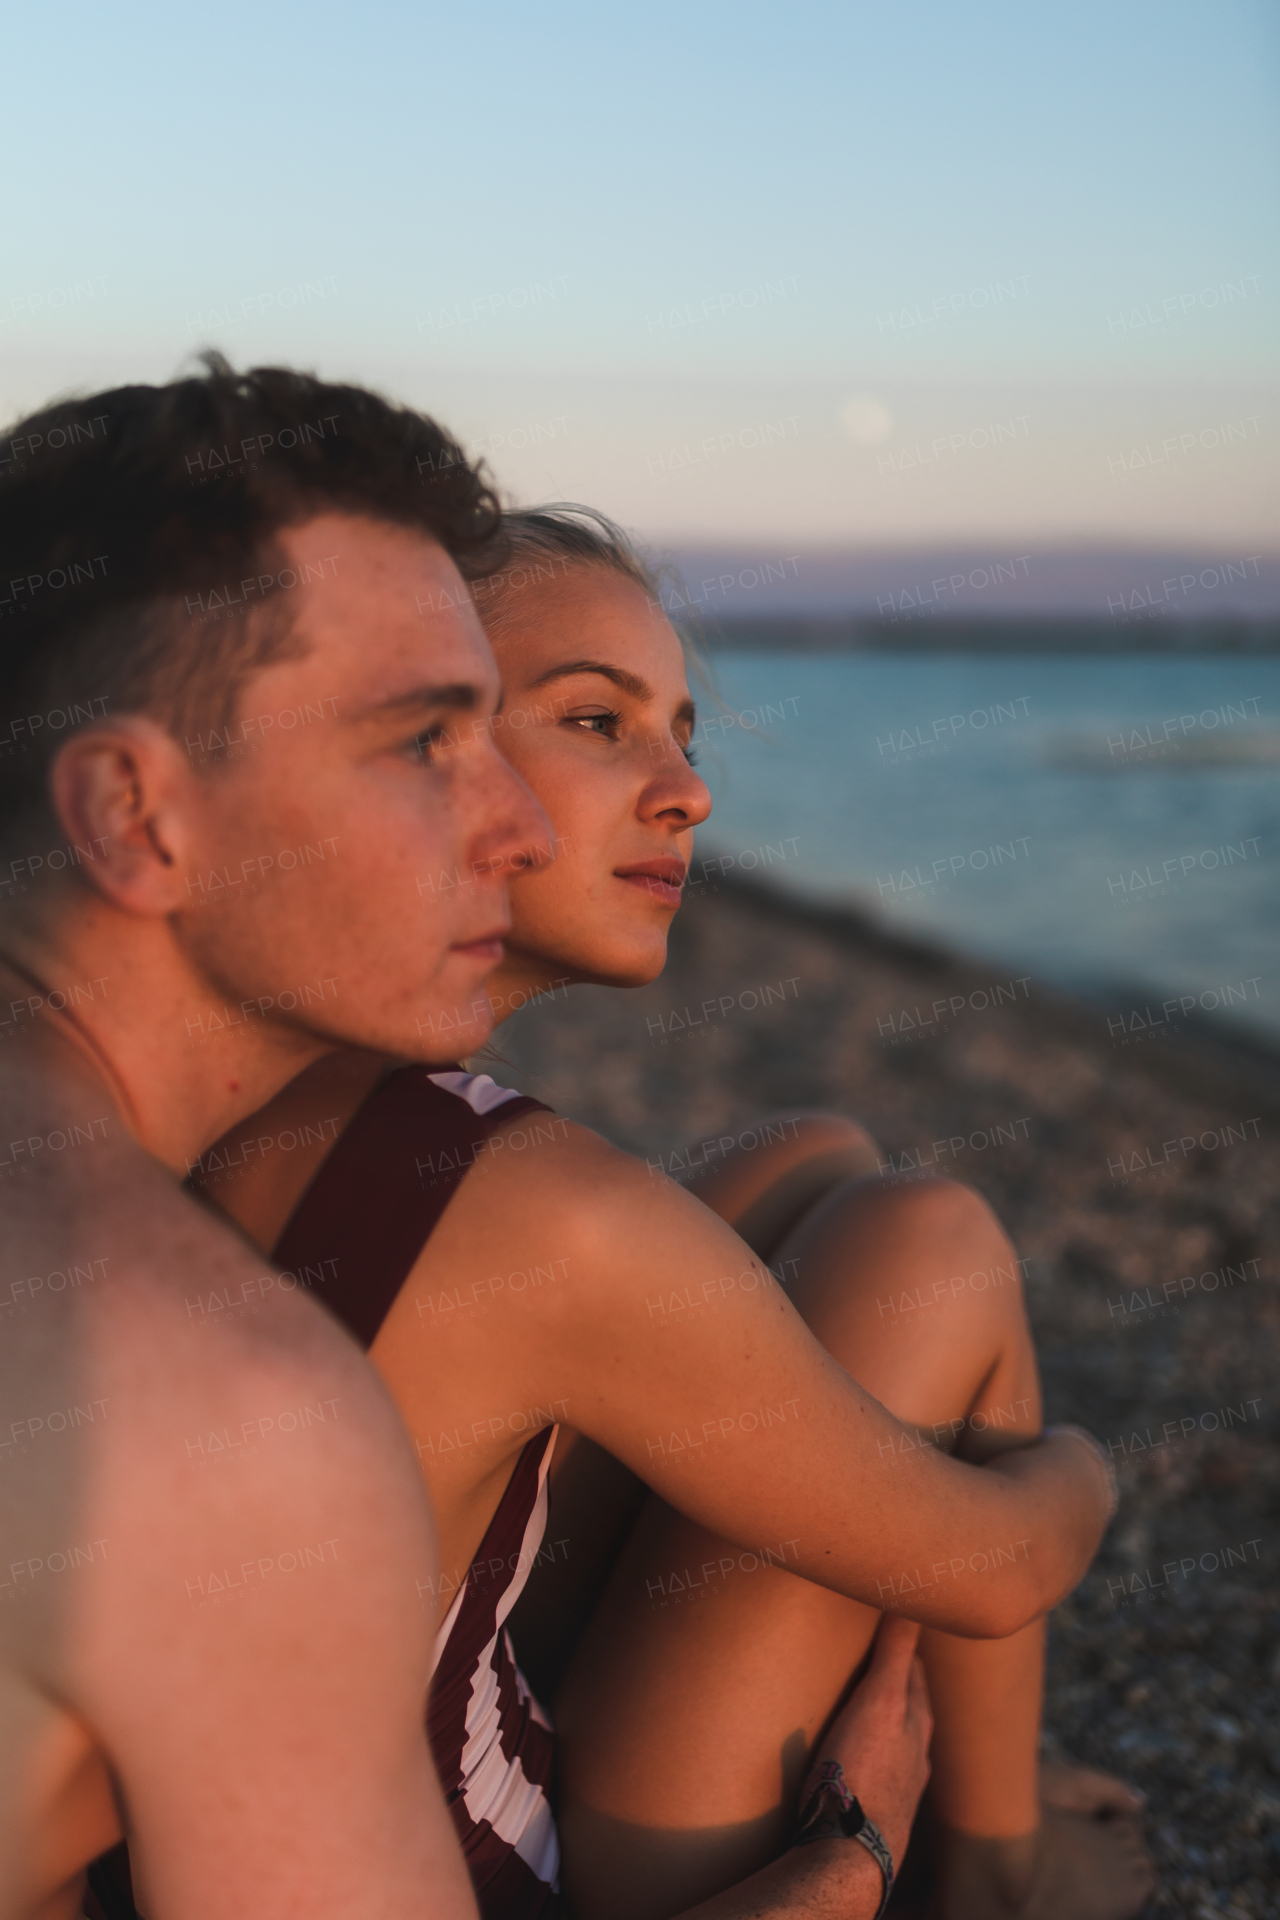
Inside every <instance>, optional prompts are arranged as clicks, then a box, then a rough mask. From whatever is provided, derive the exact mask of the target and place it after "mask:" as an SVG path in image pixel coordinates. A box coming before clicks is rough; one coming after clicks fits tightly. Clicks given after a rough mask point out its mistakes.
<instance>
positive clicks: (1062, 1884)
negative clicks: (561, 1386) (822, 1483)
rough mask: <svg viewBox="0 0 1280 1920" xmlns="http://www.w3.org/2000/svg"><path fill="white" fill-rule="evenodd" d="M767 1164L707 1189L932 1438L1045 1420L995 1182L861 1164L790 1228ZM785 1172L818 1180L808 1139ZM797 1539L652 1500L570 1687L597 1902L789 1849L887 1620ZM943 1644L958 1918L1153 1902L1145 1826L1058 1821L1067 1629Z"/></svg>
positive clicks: (646, 1903)
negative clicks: (846, 1698) (723, 1532)
mask: <svg viewBox="0 0 1280 1920" xmlns="http://www.w3.org/2000/svg"><path fill="white" fill-rule="evenodd" d="M821 1124H823V1125H826V1126H827V1127H828V1128H829V1129H830V1128H831V1127H836V1128H838V1127H839V1126H840V1125H841V1124H843V1123H840V1122H839V1121H838V1120H833V1121H830V1122H823V1123H821ZM818 1125H819V1122H818V1121H816V1120H812V1121H807V1122H806V1126H810V1127H817V1126H818ZM866 1144H868V1143H866V1141H865V1136H861V1137H860V1138H859V1139H853V1138H846V1139H845V1140H844V1142H843V1144H842V1143H841V1142H840V1141H839V1140H838V1139H837V1138H834V1137H828V1138H826V1139H825V1140H824V1141H823V1142H822V1151H823V1154H824V1155H827V1156H829V1155H833V1154H837V1155H838V1153H839V1152H841V1151H843V1152H845V1153H846V1154H848V1155H851V1156H860V1158H861V1161H862V1164H863V1165H865V1163H866V1157H867V1156H866V1152H865V1146H866ZM764 1167H765V1162H764V1160H763V1159H760V1160H756V1161H754V1162H752V1168H754V1169H756V1170H758V1171H754V1172H753V1171H751V1170H750V1169H746V1168H744V1166H743V1164H742V1163H739V1164H738V1165H736V1166H735V1165H733V1164H732V1163H731V1161H726V1163H725V1164H724V1165H723V1166H722V1167H721V1168H720V1169H719V1170H718V1171H717V1172H716V1173H714V1174H711V1175H708V1176H707V1177H706V1178H705V1179H704V1180H702V1181H700V1182H697V1183H696V1184H695V1183H691V1184H693V1191H694V1192H696V1193H698V1195H699V1197H700V1198H703V1199H704V1200H705V1201H706V1202H707V1204H709V1205H712V1206H713V1207H715V1208H716V1210H717V1211H722V1210H723V1211H724V1212H725V1214H726V1217H734V1216H736V1220H735V1223H736V1224H738V1225H739V1226H740V1227H741V1226H742V1225H743V1224H747V1222H748V1220H750V1216H751V1214H752V1212H754V1214H755V1219H754V1220H751V1225H752V1226H753V1228H756V1232H755V1233H754V1234H753V1237H754V1238H755V1239H756V1245H757V1249H758V1251H760V1252H761V1253H762V1254H764V1256H765V1257H766V1258H769V1259H770V1260H771V1263H772V1264H773V1266H774V1268H775V1271H781V1272H782V1273H783V1275H784V1277H785V1278H786V1279H787V1281H788V1285H789V1290H790V1291H791V1293H792V1297H793V1298H794V1299H795V1302H796V1304H797V1306H798V1307H799V1309H800V1311H801V1312H802V1313H803V1314H804V1315H805V1318H806V1319H807V1320H808V1321H809V1324H810V1325H811V1326H812V1327H813V1329H814V1331H815V1333H816V1334H817V1335H818V1337H819V1338H820V1339H821V1340H822V1341H823V1343H824V1344H825V1345H826V1346H827V1348H828V1350H829V1351H830V1352H831V1353H832V1354H833V1356H834V1357H835V1358H836V1359H837V1360H839V1361H840V1362H841V1364H844V1365H846V1366H848V1367H849V1369H850V1371H852V1372H855V1373H856V1374H857V1376H858V1378H859V1379H860V1380H861V1381H862V1382H863V1384H864V1385H866V1386H868V1387H869V1388H870V1389H871V1391H872V1392H873V1393H875V1394H876V1395H877V1397H878V1398H880V1399H881V1400H883V1401H884V1402H885V1403H886V1404H887V1405H889V1406H891V1407H892V1408H893V1409H894V1411H895V1412H896V1413H898V1414H899V1416H900V1417H902V1418H904V1419H905V1420H907V1421H908V1422H911V1423H913V1424H915V1425H917V1426H918V1427H920V1428H921V1429H922V1431H923V1433H924V1434H927V1435H931V1434H932V1433H933V1431H934V1428H935V1424H937V1423H941V1431H942V1433H943V1434H945V1435H947V1436H948V1437H949V1436H950V1434H951V1433H952V1432H953V1431H954V1433H955V1437H956V1441H957V1444H958V1447H959V1450H960V1451H961V1452H962V1453H963V1454H964V1455H965V1456H966V1457H969V1458H973V1459H981V1458H985V1457H989V1455H990V1454H991V1453H992V1452H994V1451H997V1450H999V1448H1000V1447H1001V1446H1007V1445H1009V1444H1017V1441H1018V1438H1019V1436H1022V1435H1025V1434H1027V1433H1029V1432H1034V1431H1035V1430H1037V1428H1038V1426H1039V1423H1040V1400H1039V1385H1038V1379H1037V1375H1036V1368H1035V1358H1034V1353H1033V1350H1032V1347H1031V1341H1030V1336H1029V1332H1028V1330H1027V1325H1026V1319H1025V1313H1024V1311H1023V1306H1022V1299H1021V1288H1020V1285H1019V1282H1018V1268H1017V1263H1016V1260H1015V1257H1014V1255H1013V1253H1012V1250H1011V1248H1010V1247H1009V1244H1008V1242H1007V1240H1006V1239H1005V1237H1004V1235H1003V1234H1002V1233H1001V1231H1000V1229H999V1226H998V1224H997V1223H996V1222H995V1220H994V1219H993V1217H992V1216H991V1214H990V1212H989V1211H988V1209H987V1208H986V1207H985V1205H984V1204H983V1203H982V1202H981V1201H980V1200H978V1199H977V1198H976V1196H974V1195H973V1194H971V1193H969V1192H967V1191H966V1190H965V1189H963V1188H959V1187H955V1186H952V1185H951V1184H950V1183H947V1182H942V1181H937V1182H918V1183H912V1184H907V1183H901V1184H896V1185H894V1186H886V1185H884V1184H883V1183H880V1182H878V1181H875V1180H871V1181H866V1180H862V1181H856V1180H855V1181H853V1182H846V1183H845V1184H844V1185H842V1186H841V1187H839V1188H838V1189H837V1190H836V1191H834V1192H830V1193H828V1195H827V1197H826V1198H825V1199H819V1200H818V1201H817V1203H816V1204H814V1203H813V1201H812V1198H810V1201H809V1204H808V1205H807V1207H805V1208H803V1209H802V1212H801V1216H800V1218H799V1221H798V1224H795V1225H793V1226H792V1227H791V1229H790V1231H789V1232H784V1234H783V1237H782V1239H781V1240H780V1242H778V1243H777V1244H776V1245H774V1246H768V1245H766V1244H765V1241H766V1237H767V1236H766V1235H765V1234H764V1233H762V1232H760V1231H759V1230H758V1223H759V1222H760V1221H761V1219H762V1218H763V1217H764V1214H765V1213H767V1211H768V1206H769V1203H770V1195H769V1193H768V1190H767V1189H768V1181H767V1179H766V1178H765V1174H764ZM851 1170H853V1169H851ZM783 1173H784V1179H785V1181H786V1182H787V1183H788V1189H789V1191H790V1193H791V1194H792V1196H793V1197H794V1192H795V1190H796V1187H797V1185H799V1184H802V1157H801V1156H799V1155H797V1156H796V1157H795V1158H794V1159H793V1160H792V1162H791V1164H790V1165H788V1166H787V1167H785V1168H784V1169H783ZM776 1197H777V1196H775V1198H776ZM730 1206H732V1208H733V1216H730V1213H729V1209H730ZM775 1211H776V1212H777V1213H778V1217H780V1218H781V1217H783V1216H784V1215H785V1214H786V1212H787V1207H786V1206H782V1207H781V1208H778V1209H775ZM912 1301H914V1302H915V1303H916V1304H914V1305H911V1304H910V1302H912ZM886 1471H889V1472H896V1473H900V1474H901V1475H902V1476H903V1486H904V1492H905V1491H906V1488H907V1487H908V1485H909V1476H910V1472H911V1465H910V1459H909V1457H904V1458H901V1459H896V1460H894V1461H892V1462H890V1461H887V1462H886ZM1012 1544H1013V1543H1004V1542H999V1543H997V1542H984V1543H977V1542H975V1555H974V1564H973V1565H972V1566H971V1567H966V1568H965V1569H963V1570H960V1571H959V1572H956V1573H954V1574H953V1573H951V1572H950V1570H948V1571H947V1572H946V1573H945V1574H944V1575H943V1576H941V1577H957V1578H981V1577H984V1576H983V1572H982V1560H983V1549H984V1548H995V1547H997V1546H998V1547H1000V1548H1002V1549H1003V1548H1007V1547H1009V1546H1011V1545H1012ZM795 1550H796V1549H795V1545H794V1543H792V1544H791V1545H790V1546H789V1545H788V1543H787V1542H785V1541H779V1542H761V1543H759V1551H758V1552H757V1553H750V1552H746V1553H744V1552H743V1550H742V1549H740V1548H738V1547H737V1546H734V1545H732V1544H730V1543H728V1542H724V1541H718V1540H715V1539H714V1538H711V1537H709V1536H708V1535H706V1534H705V1533H704V1532H703V1531H702V1530H701V1529H699V1528H697V1527H695V1526H693V1525H692V1524H691V1523H689V1522H687V1521H685V1520H684V1519H683V1518H681V1517H680V1516H678V1515H676V1514H674V1513H672V1512H671V1511H670V1510H669V1509H667V1508H665V1507H663V1506H662V1504H661V1503H660V1502H657V1501H653V1502H651V1503H650V1506H649V1507H648V1508H647V1509H646V1511H645V1513H644V1514H643V1516H642V1518H641V1520H640V1522H639V1523H638V1525H637V1528H636V1530H635V1532H634V1534H633V1535H632V1537H631V1539H630V1540H629V1542H628V1545H627V1547H626V1549H625V1551H624V1553H623V1555H622V1557H621V1559H620V1562H619V1564H618V1568H617V1571H616V1573H615V1576H614V1578H613V1581H612V1582H611V1584H610V1587H609V1588H608V1590H607V1592H606V1595H605V1598H604V1600H603V1602H602V1604H601V1606H600V1608H599V1609H598V1611H597V1614H596V1616H595V1618H594V1620H593V1622H592V1626H591V1628H590V1629H589V1631H588V1633H587V1635H586V1637H585V1639H584V1641H583V1644H582V1646H581V1648H580V1650H579V1652H578V1654H577V1656H576V1657H575V1659H574V1661H573V1663H572V1665H571V1667H570V1670H569V1673H568V1675H567V1678H566V1682H565V1684H564V1686H563V1688H562V1689H561V1694H560V1697H559V1699H558V1701H557V1709H556V1718H557V1725H558V1728H559V1731H560V1735H561V1750H562V1761H563V1773H562V1777H563V1787H562V1805H561V1826H562V1836H563V1840H564V1846H565V1861H566V1884H567V1886H568V1889H569V1892H570V1896H571V1898H572V1899H573V1900H574V1901H575V1904H576V1906H577V1910H578V1912H579V1915H580V1920H594V1916H595V1915H596V1914H601V1915H603V1914H605V1913H606V1912H607V1913H610V1914H616V1915H619V1916H636V1920H640V1917H641V1916H657V1915H660V1914H665V1913H672V1912H676V1911H678V1910H679V1908H680V1907H681V1906H682V1905H687V1904H689V1903H690V1902H691V1901H692V1900H695V1899H697V1898H700V1897H703V1896H704V1895H705V1894H706V1893H708V1892H710V1891H712V1890H713V1889H714V1888H716V1887H720V1886H724V1885H726V1884H728V1883H729V1882H730V1881H731V1880H733V1879H736V1878H741V1877H742V1876H743V1875H745V1874H746V1873H749V1872H751V1871H752V1870H753V1869H754V1868H755V1867H756V1866H758V1865H759V1864H760V1863H761V1861H762V1860H765V1859H767V1858H769V1857H770V1855H771V1853H772V1852H773V1851H774V1850H775V1849H776V1848H777V1846H778V1845H779V1844H780V1843H781V1841H782V1839H783V1835H784V1829H785V1822H786V1818H787V1810H788V1809H789V1807H790V1806H791V1804H792V1803H793V1801H794V1797H795V1793H796V1791H797V1789H798V1785H799V1781H800V1778H801V1777H802V1775H803V1771H804V1767H805V1764H806V1760H807V1756H808V1754H809V1753H810V1752H811V1750H812V1748H813V1746H814V1744H815V1742H816V1740H817V1739H818V1737H819V1735H820V1733H821V1730H822V1727H823V1725H824V1724H825V1722H826V1721H827V1720H828V1718H829V1717H830V1714H831V1712H832V1710H833V1708H834V1707H835V1705H836V1703H837V1701H838V1699H839V1697H840V1695H841V1693H842V1691H843V1690H844V1688H845V1687H846V1685H847V1683H848V1681H849V1678H850V1675H851V1673H852V1671H853V1669H854V1667H855V1666H856V1665H857V1663H858V1661H859V1660H860V1659H861V1657H862V1654H863V1652H864V1651H865V1648H866V1646H867V1644H868V1642H869V1640H870V1637H871V1634H872V1632H873V1631H874V1626H875V1620H876V1615H875V1613H874V1612H873V1611H872V1610H871V1609H869V1608H866V1607H862V1606H859V1605H857V1604H856V1603H854V1602H850V1601H847V1600H845V1599H843V1598H841V1597H840V1596H838V1595H834V1594H830V1593H828V1592H826V1591H825V1590H824V1589H821V1588H818V1587H815V1586H813V1585H812V1584H810V1583H808V1582H805V1581H801V1580H798V1579H797V1578H795V1577H794V1576H793V1575H790V1574H788V1573H786V1572H785V1571H783V1567H784V1566H785V1561H786V1557H787V1554H788V1552H791V1553H794V1552H795ZM884 1577H885V1582H886V1589H885V1590H886V1595H889V1594H892V1593H893V1592H895V1591H896V1590H897V1588H898V1586H899V1585H900V1584H901V1582H902V1581H903V1579H904V1577H905V1578H907V1579H911V1578H913V1577H919V1576H918V1575H917V1571H916V1570H914V1569H896V1568H886V1569H885V1576H884ZM987 1577H990V1576H989V1575H988V1576H987ZM922 1647H923V1648H924V1649H925V1654H926V1665H927V1667H928V1670H929V1672H930V1683H931V1688H932V1690H933V1692H934V1695H935V1701H934V1704H935V1713H936V1715H937V1719H938V1728H939V1730H938V1734H937V1735H936V1736H935V1747H934V1767H935V1772H934V1782H935V1786H934V1805H935V1809H936V1812H937V1815H938V1818H939V1820H940V1821H941V1823H942V1840H943V1848H942V1877H943V1904H942V1909H941V1910H942V1912H943V1913H944V1914H947V1915H949V1916H950V1915H954V1916H957V1920H959V1917H960V1916H967V1915H968V1914H970V1913H972V1914H974V1915H978V1914H981V1915H983V1916H984V1920H986V1916H989V1915H993V1914H999V1913H1002V1912H1007V1913H1024V1914H1027V1915H1028V1916H1029V1915H1031V1914H1033V1913H1034V1914H1036V1915H1041V1914H1044V1915H1048V1914H1050V1913H1053V1914H1060V1915H1062V1916H1076V1915H1079V1916H1081V1920H1084V1916H1088V1920H1098V1917H1099V1916H1103V1915H1108V1914H1112V1915H1118V1914H1127V1913H1130V1912H1132V1911H1134V1910H1135V1909H1136V1907H1137V1905H1138V1904H1140V1901H1141V1898H1142V1894H1143V1891H1144V1887H1145V1879H1144V1869H1143V1866H1142V1861H1141V1854H1140V1850H1139V1849H1138V1847H1137V1842H1136V1839H1135V1837H1134V1836H1133V1833H1132V1831H1131V1829H1129V1828H1128V1827H1127V1826H1126V1825H1123V1823H1121V1824H1117V1825H1113V1826H1112V1827H1109V1828H1108V1827H1103V1826H1101V1825H1100V1824H1099V1823H1098V1822H1093V1821H1086V1820H1084V1819H1081V1818H1076V1819H1074V1821H1072V1822H1071V1823H1070V1824H1069V1825H1068V1826H1067V1827H1066V1830H1065V1834H1064V1833H1062V1832H1060V1831H1059V1829H1060V1828H1062V1827H1063V1818H1059V1817H1055V1816H1050V1817H1049V1818H1048V1819H1047V1820H1045V1821H1042V1819H1041V1809H1040V1806H1039V1800H1038V1795H1037V1791H1036V1769H1037V1757H1038V1752H1037V1750H1038V1735H1039V1720H1040V1691H1041V1671H1042V1657H1043V1656H1042V1649H1043V1628H1042V1627H1041V1626H1039V1625H1037V1626H1034V1627H1031V1628H1028V1629H1026V1630H1025V1631H1024V1632H1023V1633H1021V1634H1018V1635H1015V1636H1014V1637H1013V1638H1012V1639H1011V1640H1007V1641H1003V1642H995V1643H993V1642H971V1641H960V1640H956V1639H954V1638H953V1637H952V1636H948V1635H943V1634H927V1635H925V1636H924V1639H923V1641H922ZM944 1717H945V1721H946V1725H945V1726H944V1724H943V1722H944ZM1064 1840H1065V1842H1066V1843H1069V1844H1067V1845H1066V1851H1065V1854H1064V1853H1063V1846H1064ZM1050 1854H1052V1856H1053V1883H1054V1884H1053V1893H1054V1896H1055V1898H1056V1896H1057V1895H1059V1894H1061V1895H1062V1896H1063V1898H1062V1899H1058V1900H1057V1903H1056V1904H1054V1905H1050V1904H1046V1901H1047V1898H1048V1895H1047V1894H1042V1892H1041V1890H1040V1887H1039V1885H1038V1883H1039V1882H1040V1880H1041V1879H1042V1876H1043V1870H1044V1867H1045V1863H1046V1861H1047V1860H1048V1858H1049V1855H1050ZM1059 1856H1062V1857H1059ZM620 1889H621V1891H620Z"/></svg>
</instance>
